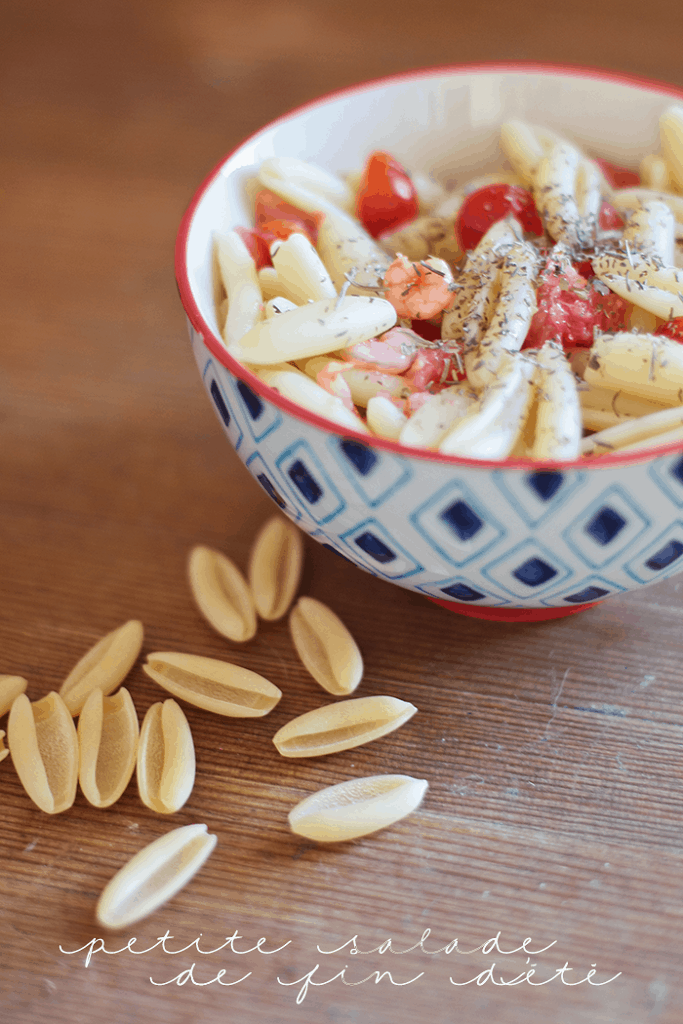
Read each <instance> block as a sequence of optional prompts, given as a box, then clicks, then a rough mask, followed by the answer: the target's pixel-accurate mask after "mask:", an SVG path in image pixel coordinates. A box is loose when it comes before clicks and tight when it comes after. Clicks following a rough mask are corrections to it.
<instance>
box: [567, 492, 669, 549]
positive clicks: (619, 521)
mask: <svg viewBox="0 0 683 1024" xmlns="http://www.w3.org/2000/svg"><path fill="white" fill-rule="evenodd" d="M651 522H652V521H651V520H650V519H649V518H648V517H647V515H646V514H645V512H644V510H643V507H642V506H641V504H640V503H639V502H636V500H635V498H634V496H633V492H631V493H628V492H627V491H626V490H624V488H623V487H622V486H621V485H620V484H613V485H612V486H611V487H608V488H606V489H605V490H603V491H602V492H601V493H600V494H599V495H598V496H597V497H596V498H595V499H594V500H593V501H592V502H590V504H589V505H588V506H587V507H585V506H584V507H583V508H581V509H580V511H578V512H577V513H576V514H575V515H574V516H573V518H572V519H571V521H570V522H569V524H568V525H567V526H566V527H565V528H564V529H563V530H562V533H561V537H562V539H563V540H564V541H565V542H566V544H567V545H568V546H569V547H570V548H571V550H572V551H574V552H575V553H576V554H577V555H578V556H579V558H580V559H581V560H582V561H583V563H584V565H587V566H590V567H591V568H599V567H601V566H604V565H608V564H609V563H611V562H614V561H615V559H617V558H618V557H619V556H620V555H622V554H624V552H627V551H629V552H630V551H631V550H632V549H633V545H634V544H635V543H637V542H638V541H639V539H640V538H641V537H642V535H643V534H644V533H645V532H646V531H647V530H648V529H649V527H650V526H651Z"/></svg>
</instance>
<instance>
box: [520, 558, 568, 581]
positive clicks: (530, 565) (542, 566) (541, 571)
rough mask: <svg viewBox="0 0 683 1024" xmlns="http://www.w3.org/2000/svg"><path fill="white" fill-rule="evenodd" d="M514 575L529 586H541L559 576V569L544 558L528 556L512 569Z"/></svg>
mask: <svg viewBox="0 0 683 1024" xmlns="http://www.w3.org/2000/svg"><path fill="white" fill-rule="evenodd" d="M512 575H513V576H514V577H515V578H516V579H518V580H519V582H520V583H524V584H526V586H527V587H540V586H542V585H543V584H544V583H547V582H548V580H551V579H552V578H553V576H557V569H553V567H552V565H548V563H547V562H544V561H543V559H542V558H528V559H527V560H526V562H523V563H522V565H518V566H517V568H516V569H513V570H512Z"/></svg>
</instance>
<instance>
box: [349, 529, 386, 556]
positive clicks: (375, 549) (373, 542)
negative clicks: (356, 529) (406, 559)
mask: <svg viewBox="0 0 683 1024" xmlns="http://www.w3.org/2000/svg"><path fill="white" fill-rule="evenodd" d="M354 544H357V545H358V547H359V548H360V549H361V551H364V552H365V554H366V555H370V558H374V560H375V561H376V562H380V563H381V564H384V563H386V562H394V561H395V560H396V552H395V551H392V550H391V548H390V547H388V546H387V545H386V544H385V543H384V541H383V540H381V539H380V538H379V537H378V536H377V535H376V534H374V533H371V532H370V531H369V530H366V531H365V533H361V534H360V536H358V537H356V538H354Z"/></svg>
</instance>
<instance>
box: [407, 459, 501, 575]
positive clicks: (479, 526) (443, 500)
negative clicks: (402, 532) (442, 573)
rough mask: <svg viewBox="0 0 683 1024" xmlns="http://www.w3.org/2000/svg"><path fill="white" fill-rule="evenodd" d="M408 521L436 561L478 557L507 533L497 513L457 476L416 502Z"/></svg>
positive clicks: (463, 562)
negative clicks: (425, 499) (435, 556)
mask: <svg viewBox="0 0 683 1024" xmlns="http://www.w3.org/2000/svg"><path fill="white" fill-rule="evenodd" d="M410 521H411V523H412V524H413V526H414V528H415V529H416V531H417V532H418V533H419V534H420V536H421V537H422V539H423V540H424V541H425V543H426V544H428V545H429V547H430V548H431V550H432V551H434V552H436V553H437V555H438V556H439V559H440V560H442V559H446V560H447V561H448V562H449V563H450V564H451V565H456V566H463V565H467V564H468V563H469V562H471V561H473V560H474V559H478V558H480V557H481V556H482V555H483V554H484V552H485V551H488V550H489V549H490V548H491V547H493V546H494V545H497V544H498V545H499V544H500V542H501V541H502V539H503V538H504V537H505V535H506V533H507V531H506V530H505V528H504V527H503V526H502V525H501V524H500V522H499V520H498V518H497V516H494V514H493V513H492V512H491V510H490V509H489V508H488V507H485V506H484V505H483V504H482V502H481V500H478V499H477V498H476V497H475V496H474V494H473V493H472V492H471V491H470V489H469V488H468V487H465V486H464V484H463V483H462V482H461V481H460V480H458V479H457V478H456V479H455V480H453V481H452V482H451V483H449V484H447V486H446V487H443V488H442V489H441V490H439V491H437V492H436V494H435V495H433V496H432V497H431V498H430V499H429V500H428V501H426V502H425V503H424V504H422V505H420V506H419V508H417V509H416V510H415V512H413V513H412V514H411V516H410Z"/></svg>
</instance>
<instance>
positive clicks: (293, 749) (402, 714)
mask: <svg viewBox="0 0 683 1024" xmlns="http://www.w3.org/2000/svg"><path fill="white" fill-rule="evenodd" d="M416 711H417V708H416V707H415V705H414V704H409V703H408V701H405V700H399V698H398V697H385V696H376V697H354V698H353V699H351V700H345V701H339V703H337V704H327V705H325V707H322V708H317V709H316V710H315V711H308V712H306V714H304V715H299V717H298V718H294V719H293V720H292V721H291V722H287V724H286V725H283V727H282V728H281V729H280V730H278V732H277V733H276V734H275V736H273V743H274V744H275V746H276V747H277V749H278V751H279V752H280V753H281V754H282V756H283V757H323V756H324V755H325V754H335V753H337V751H340V750H350V749H352V748H353V747H359V746H361V745H362V744H363V743H370V742H371V740H376V739H379V737H380V736H386V734H387V733H389V732H393V731H394V729H398V728H399V726H401V725H403V724H404V723H405V722H407V721H408V720H409V719H410V718H412V717H413V715H414V714H415V712H416Z"/></svg>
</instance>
